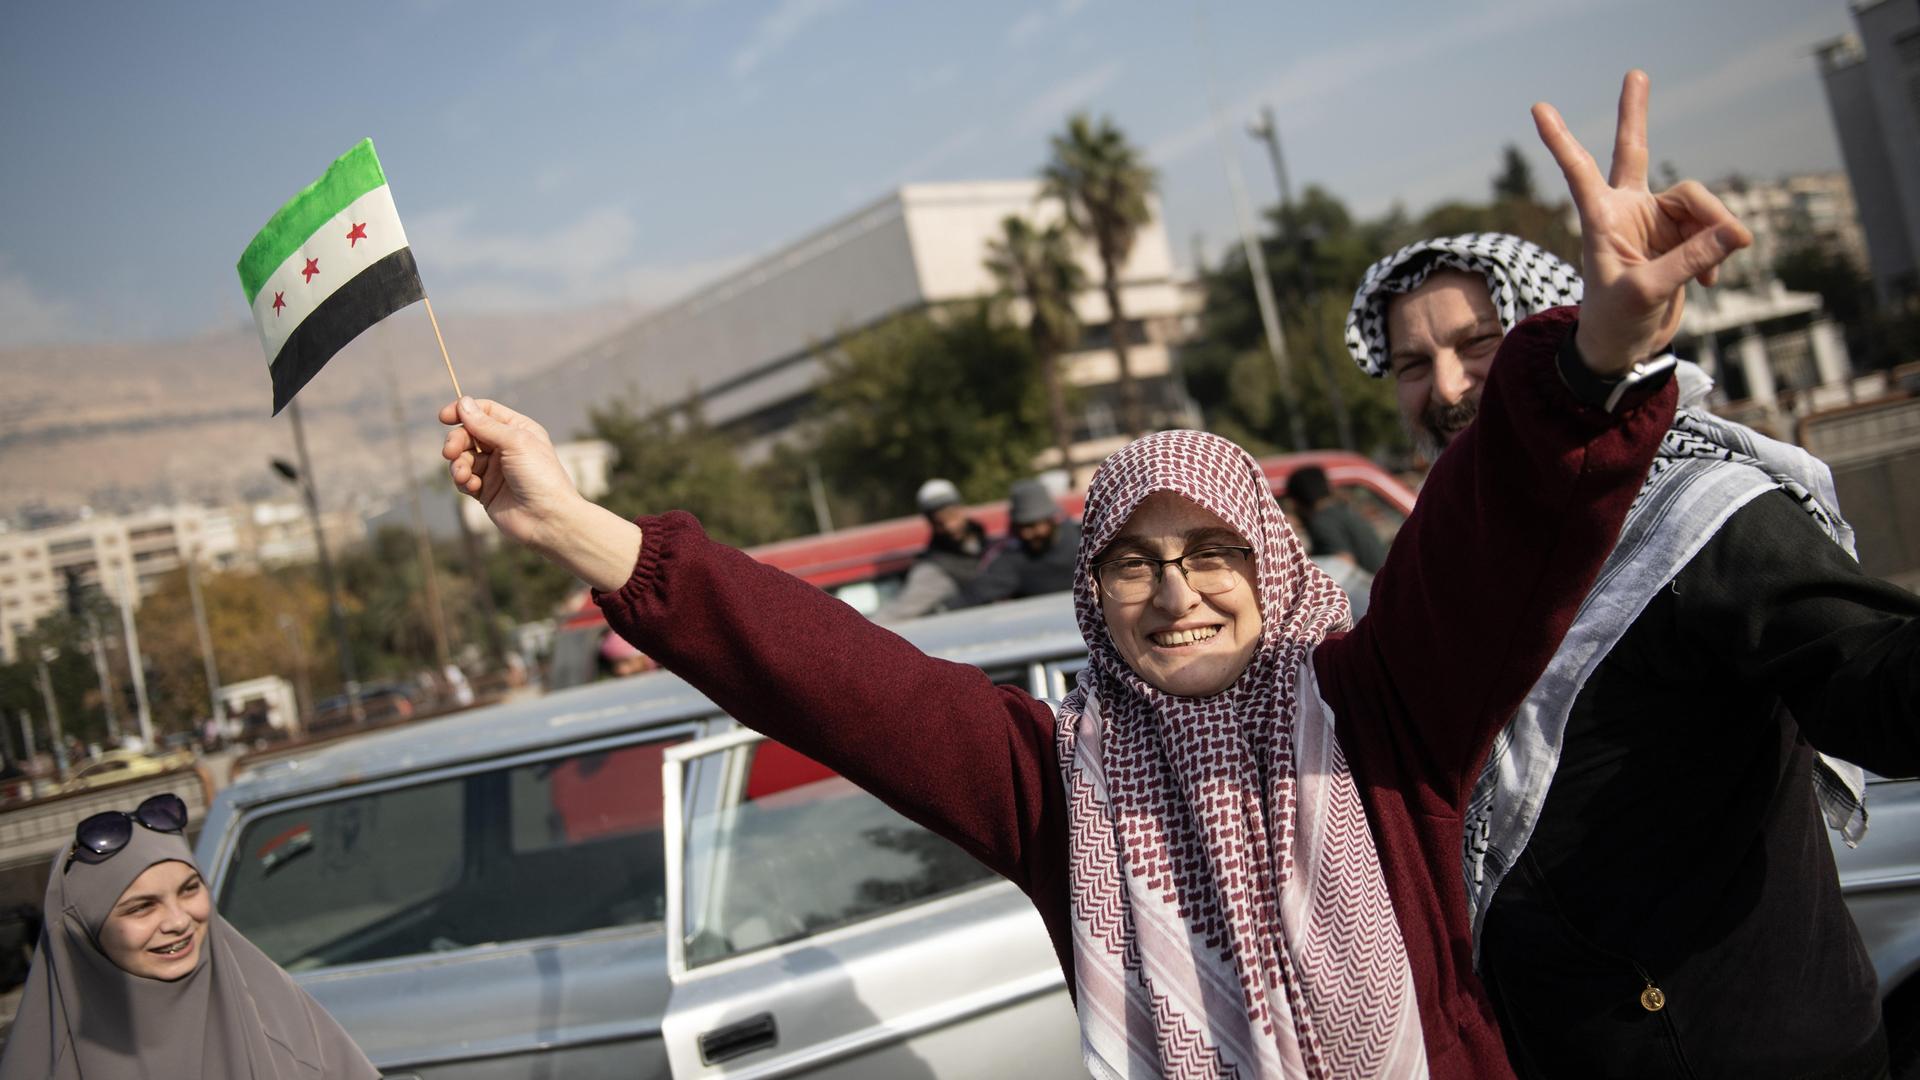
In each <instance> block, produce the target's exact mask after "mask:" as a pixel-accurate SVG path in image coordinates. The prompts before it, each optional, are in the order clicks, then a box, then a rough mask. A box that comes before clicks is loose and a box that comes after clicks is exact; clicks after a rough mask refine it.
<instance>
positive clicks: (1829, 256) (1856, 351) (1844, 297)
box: [1773, 237, 1920, 370]
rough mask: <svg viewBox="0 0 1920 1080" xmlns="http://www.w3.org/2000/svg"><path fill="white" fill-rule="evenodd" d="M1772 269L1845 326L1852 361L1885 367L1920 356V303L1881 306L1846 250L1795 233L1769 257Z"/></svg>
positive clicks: (1865, 277) (1875, 366)
mask: <svg viewBox="0 0 1920 1080" xmlns="http://www.w3.org/2000/svg"><path fill="white" fill-rule="evenodd" d="M1773 273H1774V276H1775V277H1777V278H1779V279H1780V284H1782V285H1784V286H1786V287H1787V288H1789V289H1793V290H1795V291H1797V292H1811V293H1818V294H1820V301H1821V304H1822V306H1824V307H1825V308H1826V311H1827V314H1828V315H1831V316H1832V317H1833V318H1834V320H1835V321H1836V322H1838V323H1839V324H1840V325H1841V326H1842V327H1843V328H1844V330H1845V332H1846V339H1847V352H1848V354H1849V355H1851V356H1852V358H1853V362H1854V364H1855V365H1856V366H1858V367H1860V368H1863V369H1869V370H1871V369H1879V368H1889V367H1893V366H1894V365H1896V364H1901V363H1905V362H1907V361H1910V360H1912V359H1914V358H1915V357H1916V356H1920V307H1916V306H1915V305H1914V304H1909V305H1908V306H1907V308H1906V309H1905V310H1904V311H1903V310H1902V309H1900V308H1898V307H1894V308H1892V309H1888V308H1885V307H1882V306H1881V304H1880V303H1879V302H1878V300H1877V298H1876V297H1875V295H1874V290H1873V279H1872V278H1871V277H1869V276H1867V274H1866V272H1865V271H1864V270H1862V269H1861V268H1860V267H1859V266H1858V265H1856V264H1855V263H1854V261H1853V260H1852V259H1850V258H1848V257H1847V256H1846V254H1845V253H1843V252H1841V251H1838V250H1834V249H1833V248H1831V247H1829V246H1827V245H1823V244H1821V243H1819V242H1817V241H1815V240H1814V239H1813V238H1812V237H1800V238H1797V239H1796V240H1795V241H1794V242H1792V243H1790V244H1789V245H1788V246H1787V247H1786V248H1785V250H1783V251H1782V252H1781V253H1780V255H1779V257H1778V258H1777V259H1775V260H1774V264H1773Z"/></svg>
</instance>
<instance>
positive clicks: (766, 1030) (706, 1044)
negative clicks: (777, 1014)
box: [700, 1013, 780, 1065]
mask: <svg viewBox="0 0 1920 1080" xmlns="http://www.w3.org/2000/svg"><path fill="white" fill-rule="evenodd" d="M779 1041H780V1030H779V1028H777V1027H775V1026H774V1023H773V1014H772V1013H761V1014H760V1015H758V1016H752V1017H748V1018H747V1019H745V1020H742V1021H740V1022H739V1023H737V1024H728V1025H727V1026H726V1027H722V1028H714V1029H713V1030H712V1031H709V1032H707V1033H706V1034H704V1035H702V1036H700V1061H701V1062H702V1063H703V1064H707V1065H718V1064H720V1063H721V1062H723V1061H731V1060H733V1059H734V1058H737V1057H740V1056H741V1055H743V1054H751V1053H753V1052H754V1051H755V1050H765V1049H767V1048H768V1047H770V1046H772V1045H773V1044H775V1043H777V1042H779Z"/></svg>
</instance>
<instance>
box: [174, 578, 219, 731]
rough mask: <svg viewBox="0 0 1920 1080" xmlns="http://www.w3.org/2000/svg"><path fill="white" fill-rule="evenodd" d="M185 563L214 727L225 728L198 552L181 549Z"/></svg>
mask: <svg viewBox="0 0 1920 1080" xmlns="http://www.w3.org/2000/svg"><path fill="white" fill-rule="evenodd" d="M181 554H182V555H184V556H186V558H185V560H184V561H185V562H186V564H187V599H189V600H191V601H193V632H194V634H195V635H197V636H198V637H199V638H200V662H201V664H202V665H203V666H204V668H205V670H206V673H207V698H208V702H209V706H210V707H211V708H212V710H213V711H212V712H211V713H209V714H208V715H209V716H211V717H213V722H214V725H215V729H216V730H218V731H225V730H227V703H226V700H225V699H224V698H222V697H221V696H220V666H219V665H218V664H216V663H214V660H213V635H212V634H211V633H210V632H208V630H207V605H206V602H205V601H204V600H202V599H201V597H200V567H199V559H198V558H197V555H198V553H197V552H192V551H183V552H181Z"/></svg>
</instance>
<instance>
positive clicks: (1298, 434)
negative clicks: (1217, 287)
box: [1193, 0, 1307, 450]
mask: <svg viewBox="0 0 1920 1080" xmlns="http://www.w3.org/2000/svg"><path fill="white" fill-rule="evenodd" d="M1193 15H1194V33H1195V36H1196V38H1197V39H1198V41H1199V46H1200V57H1201V62H1202V64H1203V65H1204V66H1205V67H1206V72H1207V101H1208V103H1209V105H1211V106H1212V109H1213V134H1214V140H1215V141H1216V142H1217V143H1219V145H1220V161H1221V164H1222V165H1223V166H1225V168H1226V172H1227V186H1228V187H1229V188H1230V189H1232V192H1233V214H1234V217H1235V218H1236V219H1237V220H1238V222H1239V226H1240V249H1241V250H1242V251H1243V252H1245V253H1246V257H1247V272H1248V273H1250V274H1252V275H1253V297H1254V299H1255V300H1256V301H1257V302H1258V303H1259V306H1260V326H1261V328H1262V329H1263V330H1264V331H1265V332H1266V336H1267V355H1269V356H1271V357H1272V358H1273V370H1274V375H1275V377H1276V378H1277V379H1278V380H1279V385H1280V407H1281V409H1282V410H1283V411H1285V412H1286V414H1287V434H1288V435H1289V436H1290V437H1291V438H1292V440H1293V448H1294V449H1295V450H1305V449H1306V448H1307V433H1306V428H1305V427H1304V426H1303V425H1302V424H1301V422H1300V397H1299V395H1298V394H1297V393H1296V392H1295V391H1294V386H1293V363H1292V361H1291V360H1290V359H1289V358H1288V356H1287V339H1286V338H1285V336H1283V335H1282V334H1281V332H1280V307H1279V305H1278V304H1276V303H1274V299H1273V282H1272V280H1270V279H1269V278H1268V276H1267V257H1266V253H1265V252H1264V251H1262V250H1261V248H1260V238H1259V236H1258V235H1257V234H1256V233H1255V231H1254V226H1253V211H1252V210H1251V209H1250V208H1249V207H1248V205H1247V185H1246V181H1245V180H1244V179H1242V178H1241V176H1240V162H1239V159H1238V158H1236V157H1234V155H1233V147H1232V146H1230V145H1229V144H1228V142H1227V119H1226V110H1224V109H1223V108H1221V106H1220V92H1219V89H1218V88H1217V87H1215V86H1214V80H1213V64H1212V62H1211V51H1210V50H1209V49H1208V45H1207V19H1206V4H1205V0H1196V2H1195V4H1194V6H1193Z"/></svg>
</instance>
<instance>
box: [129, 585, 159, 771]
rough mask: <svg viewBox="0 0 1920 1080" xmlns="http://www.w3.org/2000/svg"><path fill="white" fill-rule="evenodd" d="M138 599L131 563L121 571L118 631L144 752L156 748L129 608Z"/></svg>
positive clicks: (137, 639) (144, 672) (144, 669)
mask: <svg viewBox="0 0 1920 1080" xmlns="http://www.w3.org/2000/svg"><path fill="white" fill-rule="evenodd" d="M139 599H140V579H139V578H138V577H136V576H135V575H134V572H133V564H132V562H131V561H129V562H128V564H127V565H126V566H125V567H124V568H123V573H122V577H121V584H120V628H121V632H122V633H123V634H124V635H125V637H126V642H127V673H128V675H130V676H131V677H132V679H133V700H134V706H135V708H136V710H137V711H138V713H139V719H140V741H141V743H142V744H143V745H144V746H145V747H146V748H147V750H148V752H152V751H154V750H157V749H159V745H158V744H157V743H155V742H154V741H153V710H152V709H151V708H150V707H149V706H148V705H147V666H146V662H145V661H144V660H142V659H141V656H140V627H139V626H138V624H136V623H135V621H134V618H133V605H134V603H135V602H136V601H138V600H139Z"/></svg>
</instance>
